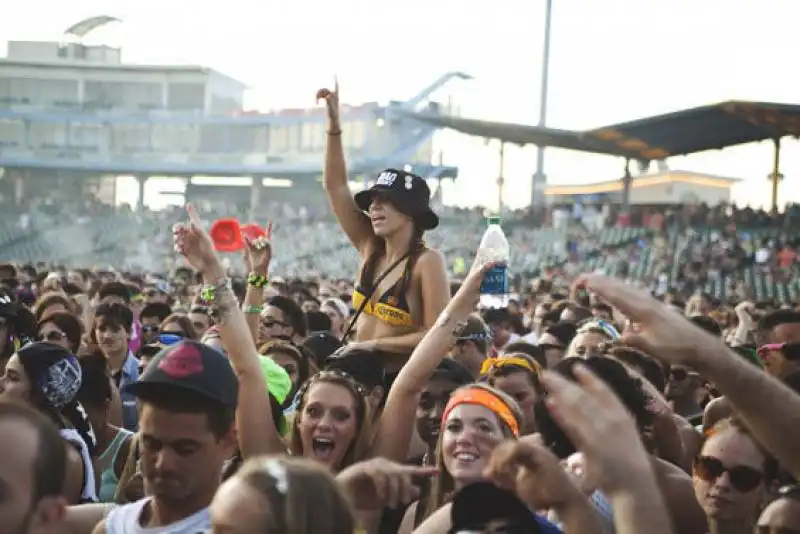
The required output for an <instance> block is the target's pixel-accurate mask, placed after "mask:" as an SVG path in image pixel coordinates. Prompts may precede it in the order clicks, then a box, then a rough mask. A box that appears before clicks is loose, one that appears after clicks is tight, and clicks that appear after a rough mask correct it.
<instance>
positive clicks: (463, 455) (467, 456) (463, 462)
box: [454, 452, 481, 467]
mask: <svg viewBox="0 0 800 534" xmlns="http://www.w3.org/2000/svg"><path fill="white" fill-rule="evenodd" d="M454 457H455V459H456V461H457V462H458V464H459V465H460V466H461V467H469V466H471V465H473V464H474V463H475V462H477V461H478V460H480V458H481V457H480V456H478V455H477V454H473V453H471V452H457V453H456V454H455V456H454Z"/></svg>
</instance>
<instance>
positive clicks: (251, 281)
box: [247, 273, 269, 289]
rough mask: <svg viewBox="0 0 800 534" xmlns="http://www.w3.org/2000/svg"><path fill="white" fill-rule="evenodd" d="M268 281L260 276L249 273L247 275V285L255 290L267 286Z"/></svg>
mask: <svg viewBox="0 0 800 534" xmlns="http://www.w3.org/2000/svg"><path fill="white" fill-rule="evenodd" d="M268 281H269V280H268V279H267V277H266V276H262V275H260V274H256V273H250V274H248V275H247V284H248V285H251V286H253V287H255V288H257V289H261V288H262V287H264V286H266V285H267V282H268Z"/></svg>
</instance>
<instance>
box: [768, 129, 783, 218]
mask: <svg viewBox="0 0 800 534" xmlns="http://www.w3.org/2000/svg"><path fill="white" fill-rule="evenodd" d="M773 143H775V152H774V155H773V158H772V173H771V174H770V175H769V179H770V181H771V182H772V214H773V215H777V213H778V184H780V182H781V180H783V175H782V174H781V140H780V139H773Z"/></svg>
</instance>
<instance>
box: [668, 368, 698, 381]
mask: <svg viewBox="0 0 800 534" xmlns="http://www.w3.org/2000/svg"><path fill="white" fill-rule="evenodd" d="M690 376H698V375H697V373H695V372H693V371H687V370H686V369H682V368H680V367H678V368H677V369H670V370H669V377H670V378H672V379H673V380H675V381H676V382H683V381H684V380H686V379H687V378H688V377H690Z"/></svg>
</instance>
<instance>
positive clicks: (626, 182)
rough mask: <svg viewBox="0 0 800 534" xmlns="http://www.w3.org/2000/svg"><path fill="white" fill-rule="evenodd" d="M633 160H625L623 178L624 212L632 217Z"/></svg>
mask: <svg viewBox="0 0 800 534" xmlns="http://www.w3.org/2000/svg"><path fill="white" fill-rule="evenodd" d="M631 183H633V177H632V176H631V160H629V159H626V160H625V174H624V175H623V176H622V211H623V212H624V213H627V214H628V215H630V213H631Z"/></svg>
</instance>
